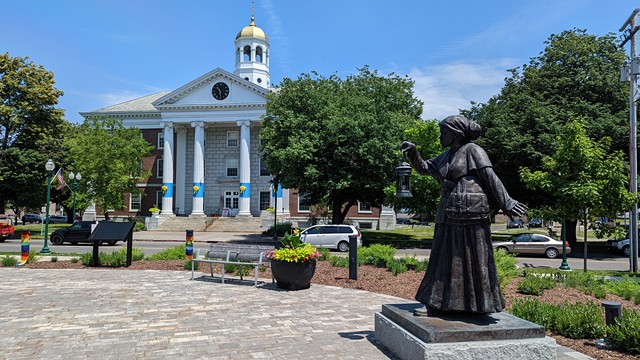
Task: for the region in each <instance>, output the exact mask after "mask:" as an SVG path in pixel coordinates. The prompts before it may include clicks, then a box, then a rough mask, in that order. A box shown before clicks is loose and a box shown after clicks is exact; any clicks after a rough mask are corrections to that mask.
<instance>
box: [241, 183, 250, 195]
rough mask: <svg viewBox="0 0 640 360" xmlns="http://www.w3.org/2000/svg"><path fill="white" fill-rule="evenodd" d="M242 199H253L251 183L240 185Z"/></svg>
mask: <svg viewBox="0 0 640 360" xmlns="http://www.w3.org/2000/svg"><path fill="white" fill-rule="evenodd" d="M240 197H243V198H248V197H251V184H250V183H240Z"/></svg>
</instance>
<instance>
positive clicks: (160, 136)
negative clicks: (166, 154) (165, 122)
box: [156, 131, 164, 150]
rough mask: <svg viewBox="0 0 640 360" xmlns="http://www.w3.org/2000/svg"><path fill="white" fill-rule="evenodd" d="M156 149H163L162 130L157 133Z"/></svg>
mask: <svg viewBox="0 0 640 360" xmlns="http://www.w3.org/2000/svg"><path fill="white" fill-rule="evenodd" d="M156 149H158V150H161V149H164V132H163V131H161V132H159V133H158V144H157V145H156Z"/></svg>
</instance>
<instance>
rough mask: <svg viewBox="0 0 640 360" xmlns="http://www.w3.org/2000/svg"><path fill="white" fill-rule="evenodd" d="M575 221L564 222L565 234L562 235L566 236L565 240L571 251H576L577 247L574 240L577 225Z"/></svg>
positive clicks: (576, 242)
mask: <svg viewBox="0 0 640 360" xmlns="http://www.w3.org/2000/svg"><path fill="white" fill-rule="evenodd" d="M577 223H578V222H577V221H576V220H567V221H565V226H566V227H567V228H566V229H565V233H564V235H565V236H566V240H567V241H568V242H569V246H570V247H571V248H572V249H577V247H576V246H577V245H578V240H577V238H576V225H577Z"/></svg>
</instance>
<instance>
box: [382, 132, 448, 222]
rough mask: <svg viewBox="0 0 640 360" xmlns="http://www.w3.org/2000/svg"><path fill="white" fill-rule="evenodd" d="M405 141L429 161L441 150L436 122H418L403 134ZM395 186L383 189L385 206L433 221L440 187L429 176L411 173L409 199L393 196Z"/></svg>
mask: <svg viewBox="0 0 640 360" xmlns="http://www.w3.org/2000/svg"><path fill="white" fill-rule="evenodd" d="M405 140H407V141H411V142H412V143H414V144H416V147H417V149H418V151H419V152H420V155H422V157H423V158H424V159H430V158H432V157H434V156H437V155H439V154H440V153H441V152H442V151H443V149H442V146H441V145H440V129H439V126H438V121H437V120H418V121H416V123H415V124H414V125H413V126H412V127H410V128H409V129H407V131H406V132H405ZM395 191H396V189H395V185H393V186H389V187H387V188H386V189H385V192H386V194H387V197H386V200H385V204H386V205H390V206H393V207H394V208H396V209H408V210H409V212H411V213H413V214H421V215H422V216H423V217H424V218H426V219H429V220H433V219H434V218H435V214H436V208H437V206H438V201H439V199H440V185H438V182H437V181H436V180H435V179H434V178H432V177H431V176H422V175H420V174H418V173H416V172H415V171H412V173H411V193H412V194H413V197H411V198H398V197H396V196H395Z"/></svg>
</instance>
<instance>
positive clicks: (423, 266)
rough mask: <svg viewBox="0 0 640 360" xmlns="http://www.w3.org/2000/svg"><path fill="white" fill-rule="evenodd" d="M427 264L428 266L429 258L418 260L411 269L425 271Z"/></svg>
mask: <svg viewBox="0 0 640 360" xmlns="http://www.w3.org/2000/svg"><path fill="white" fill-rule="evenodd" d="M428 266H429V260H422V261H418V265H416V268H415V269H413V271H415V272H420V271H426V270H427V267H428Z"/></svg>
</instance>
